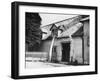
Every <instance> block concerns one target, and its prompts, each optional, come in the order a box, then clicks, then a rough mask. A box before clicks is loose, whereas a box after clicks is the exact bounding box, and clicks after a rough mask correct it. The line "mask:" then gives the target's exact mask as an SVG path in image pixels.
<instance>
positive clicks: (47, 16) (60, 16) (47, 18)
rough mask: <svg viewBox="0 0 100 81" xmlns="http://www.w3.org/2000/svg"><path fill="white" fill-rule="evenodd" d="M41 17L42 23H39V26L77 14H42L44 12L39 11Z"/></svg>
mask: <svg viewBox="0 0 100 81" xmlns="http://www.w3.org/2000/svg"><path fill="white" fill-rule="evenodd" d="M39 14H40V16H41V18H42V23H41V27H42V26H45V25H48V24H51V23H54V22H57V21H61V20H65V19H68V18H71V17H75V16H77V15H71V14H69V15H67V14H66V15H65V14H44V13H39Z"/></svg>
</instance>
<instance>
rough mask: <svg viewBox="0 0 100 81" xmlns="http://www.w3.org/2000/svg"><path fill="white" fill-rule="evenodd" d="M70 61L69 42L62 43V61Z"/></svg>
mask: <svg viewBox="0 0 100 81" xmlns="http://www.w3.org/2000/svg"><path fill="white" fill-rule="evenodd" d="M69 61H70V43H62V62H69Z"/></svg>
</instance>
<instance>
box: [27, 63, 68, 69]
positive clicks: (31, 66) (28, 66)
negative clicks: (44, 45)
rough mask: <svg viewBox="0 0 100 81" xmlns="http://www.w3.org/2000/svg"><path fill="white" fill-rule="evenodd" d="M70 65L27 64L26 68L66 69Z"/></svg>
mask: <svg viewBox="0 0 100 81" xmlns="http://www.w3.org/2000/svg"><path fill="white" fill-rule="evenodd" d="M66 66H70V65H64V64H58V63H47V62H26V68H47V67H66Z"/></svg>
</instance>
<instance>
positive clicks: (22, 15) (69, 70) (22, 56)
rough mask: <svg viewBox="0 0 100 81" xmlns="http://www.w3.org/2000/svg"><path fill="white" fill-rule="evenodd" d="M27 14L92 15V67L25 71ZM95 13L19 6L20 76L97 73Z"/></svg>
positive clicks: (80, 10) (85, 10)
mask: <svg viewBox="0 0 100 81" xmlns="http://www.w3.org/2000/svg"><path fill="white" fill-rule="evenodd" d="M25 12H45V13H62V14H63V13H65V14H84V15H90V65H89V66H77V67H75V66H70V67H56V68H41V69H25ZM94 48H95V11H94V10H87V9H71V8H54V7H39V6H22V5H21V6H19V75H20V76H24V75H41V74H55V73H56V74H57V73H73V72H87V71H95V49H94Z"/></svg>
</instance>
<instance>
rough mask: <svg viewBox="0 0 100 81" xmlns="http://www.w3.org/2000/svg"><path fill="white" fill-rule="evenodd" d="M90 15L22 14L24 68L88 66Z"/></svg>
mask: <svg viewBox="0 0 100 81" xmlns="http://www.w3.org/2000/svg"><path fill="white" fill-rule="evenodd" d="M89 21H90V17H89V15H78V14H76V15H74V14H52V13H34V12H26V13H25V68H26V69H27V68H28V69H30V68H31V69H32V68H33V69H34V68H52V67H69V66H75V67H76V66H84V65H89V59H90V57H89V51H90V50H89V45H90V44H89V38H90V35H89V28H90V23H89Z"/></svg>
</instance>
